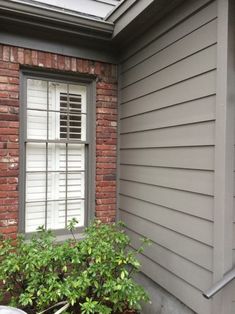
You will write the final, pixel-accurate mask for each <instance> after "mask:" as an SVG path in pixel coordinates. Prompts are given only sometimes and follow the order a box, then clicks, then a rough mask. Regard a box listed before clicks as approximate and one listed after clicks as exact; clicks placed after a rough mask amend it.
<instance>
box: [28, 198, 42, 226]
mask: <svg viewBox="0 0 235 314" xmlns="http://www.w3.org/2000/svg"><path fill="white" fill-rule="evenodd" d="M42 225H43V226H45V202H37V203H26V206H25V231H26V232H33V231H36V230H37V228H38V227H39V226H42Z"/></svg>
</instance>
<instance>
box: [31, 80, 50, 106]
mask: <svg viewBox="0 0 235 314" xmlns="http://www.w3.org/2000/svg"><path fill="white" fill-rule="evenodd" d="M27 108H31V109H37V110H39V109H40V110H47V82H46V81H42V80H33V79H28V80H27Z"/></svg>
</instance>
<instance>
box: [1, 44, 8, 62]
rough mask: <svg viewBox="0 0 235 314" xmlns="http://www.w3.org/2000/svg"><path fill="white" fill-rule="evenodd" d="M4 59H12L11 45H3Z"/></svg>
mask: <svg viewBox="0 0 235 314" xmlns="http://www.w3.org/2000/svg"><path fill="white" fill-rule="evenodd" d="M2 59H3V61H9V60H10V47H9V46H3V56H2Z"/></svg>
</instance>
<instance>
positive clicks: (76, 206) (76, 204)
mask: <svg viewBox="0 0 235 314" xmlns="http://www.w3.org/2000/svg"><path fill="white" fill-rule="evenodd" d="M84 203H85V202H84V201H83V200H70V201H68V204H67V208H68V211H67V223H68V222H69V221H70V220H71V219H72V218H76V219H77V220H78V225H77V227H82V226H84V224H85V221H84Z"/></svg>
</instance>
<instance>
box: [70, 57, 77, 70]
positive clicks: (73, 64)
mask: <svg viewBox="0 0 235 314" xmlns="http://www.w3.org/2000/svg"><path fill="white" fill-rule="evenodd" d="M71 71H73V72H76V71H77V62H76V58H71Z"/></svg>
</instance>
